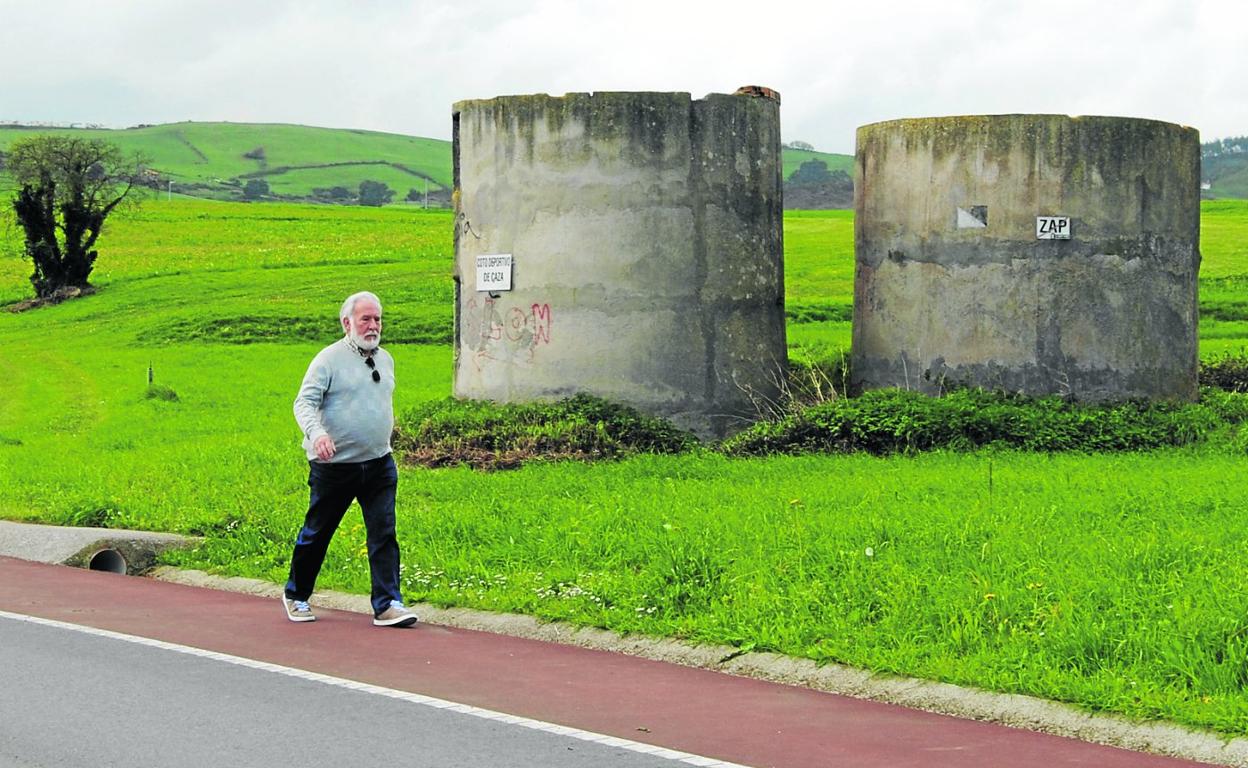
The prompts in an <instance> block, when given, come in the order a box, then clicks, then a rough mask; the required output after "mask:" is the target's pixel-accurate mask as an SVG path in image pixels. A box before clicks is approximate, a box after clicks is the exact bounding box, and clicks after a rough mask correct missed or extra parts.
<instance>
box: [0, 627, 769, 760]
mask: <svg viewBox="0 0 1248 768" xmlns="http://www.w3.org/2000/svg"><path fill="white" fill-rule="evenodd" d="M0 619H12V620H14V621H23V622H26V623H29V624H37V625H40V626H45V627H52V628H55V629H63V630H69V631H71V632H81V633H83V634H87V635H94V636H96V637H103V638H107V639H110V640H119V641H121V642H126V643H133V644H135V645H142V646H146V647H148V648H158V649H160V650H165V651H173V652H175V653H183V654H186V655H188V656H196V657H199V658H202V659H210V660H212V661H219V662H224V663H226V664H233V665H235V666H239V667H246V668H248V669H256V670H260V671H263V672H274V673H276V674H279V675H285V676H287V677H293V678H297V679H300V680H308V681H310V682H314V683H322V684H324V685H332V686H334V687H336V688H344V689H346V690H351V691H359V692H360V693H371V694H374V695H376V696H385V697H387V698H391V699H399V700H400V701H406V702H409V703H411V704H419V705H421V706H425V707H432V708H434V709H445V710H449V711H451V712H458V713H459V714H463V715H470V716H472V717H479V718H481V719H483V720H494V721H496V722H499V723H502V724H504V725H515V726H519V727H521V728H528V729H530V730H534V731H544V732H546V733H550V734H554V735H556V736H567V737H568V738H572V739H577V740H579V741H589V742H594V743H597V744H602V745H604V746H608V747H618V748H620V749H625V750H628V751H630V752H637V753H639V754H643V755H651V756H653V757H661V758H664V759H667V760H674V761H676V762H681V763H688V764H689V765H695V766H699V768H749V767H748V766H744V765H740V764H738V763H730V762H726V761H724V760H717V759H715V758H711V757H703V756H702V755H694V754H691V753H689V752H681V751H679V750H675V749H667V748H666V747H660V746H657V745H655V744H646V743H643V742H640V741H633V740H631V739H622V738H619V737H618V736H608V735H607V734H604V733H595V732H593V731H585V730H581V729H580V728H570V727H568V726H565V725H558V724H556V723H548V722H546V721H544V720H534V719H532V718H528V717H520V716H519V715H509V714H507V713H505V712H498V711H496V710H492V709H484V708H482V707H474V706H472V705H470V704H460V703H459V702H455V701H448V700H447V699H439V698H435V697H433V696H425V695H423V694H419V693H411V692H409V691H400V690H397V689H395V688H385V687H382V686H379V685H372V684H370V683H361V682H358V681H355V680H348V679H346V678H342V677H333V676H332V675H323V674H321V673H319V672H309V671H307V670H304V669H297V668H295V667H286V666H282V665H280V664H272V663H269V662H267V661H256V660H255V659H248V658H244V657H242V656H233V655H230V654H228V653H220V652H218V651H208V650H205V649H203V648H195V647H192V646H189V645H179V644H178V643H169V642H166V641H164V640H154V639H152V638H150V637H141V636H138V635H127V634H123V633H121V632H113V631H111V630H107V629H98V628H96V627H89V626H85V625H82V624H71V623H68V622H64V621H56V620H54V619H45V618H41V617H38V616H28V615H26V614H21V613H10V612H8V611H3V610H0Z"/></svg>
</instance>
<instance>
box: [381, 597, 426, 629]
mask: <svg viewBox="0 0 1248 768" xmlns="http://www.w3.org/2000/svg"><path fill="white" fill-rule="evenodd" d="M416 621H417V618H416V614H414V613H412V612H411V611H409V610H407V609H406V608H404V607H403V603H400V602H399V601H398V600H391V601H390V607H389V608H387V609H386V610H384V611H382V612H381V613H379V614H377V615H376V616H374V617H373V624H374V626H378V627H410V626H412V625H413V624H415V623H416Z"/></svg>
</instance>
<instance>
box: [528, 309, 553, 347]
mask: <svg viewBox="0 0 1248 768" xmlns="http://www.w3.org/2000/svg"><path fill="white" fill-rule="evenodd" d="M531 317H532V318H533V343H534V344H549V343H550V305H549V304H534V305H533V314H532V315H531Z"/></svg>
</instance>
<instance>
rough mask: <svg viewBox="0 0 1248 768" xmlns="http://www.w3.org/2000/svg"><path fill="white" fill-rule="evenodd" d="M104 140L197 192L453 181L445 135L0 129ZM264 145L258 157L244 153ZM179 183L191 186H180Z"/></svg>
mask: <svg viewBox="0 0 1248 768" xmlns="http://www.w3.org/2000/svg"><path fill="white" fill-rule="evenodd" d="M46 133H56V134H65V135H73V136H81V137H84V138H92V139H104V140H107V141H110V142H112V143H114V144H116V145H117V146H118V147H120V148H121V149H122V150H123V151H124V152H126V153H127V154H129V153H132V152H138V153H140V154H142V155H143V156H144V157H146V158H147V160H148V164H149V165H150V166H151V167H152V168H154V169H156V170H158V171H160V173H161V174H162V175H164V176H165V177H167V178H169V179H172V180H173V182H174V183H175V184H177V185H179V188H185V189H187V191H190V192H192V193H193V194H195V195H197V196H201V197H218V198H226V199H229V198H235V197H237V196H238V195H239V194H240V192H239V190H240V188H241V186H242V181H243V179H244V178H248V177H254V178H262V179H264V180H265V181H267V182H268V184H269V188H270V191H271V192H272V193H273V194H274V195H285V196H294V197H307V196H309V195H311V194H312V190H313V189H316V188H318V187H321V188H330V187H335V186H342V187H346V188H347V189H349V190H351V191H352V192H354V191H355V190H357V189H358V188H359V185H360V182H361V181H363V180H365V179H371V180H373V181H380V182H383V183H385V184H386V185H388V186H389V187H390V188H391V189H392V190H394V192H395V199H396V200H401V199H403V197H404V196H405V195H406V194H407V192H408V190H409V189H417V190H420V191H421V192H423V191H424V189H425V181H426V179H428V180H429V189H430V191H432V192H436V191H437V190H438V189H439V188H446V189H449V188H450V186H451V144H450V142H449V141H441V140H438V139H425V138H419V137H415V136H402V135H398V134H391V133H380V132H377V131H357V130H348V129H338V128H315V127H311V126H305V125H280V124H250V123H170V124H166V125H153V126H148V127H144V128H131V129H126V130H106V129H64V128H63V129H49V128H31V129H20V128H0V150H3V149H4V148H5V147H6V146H7V145H8V144H9V143H10V142H12V141H14V140H15V139H17V138H20V137H23V136H30V135H33V134H46ZM257 149H263V150H264V154H263V156H255V157H247V156H246V155H247V154H248V153H253V154H255V150H257ZM183 185H193V186H187V187H184V186H183Z"/></svg>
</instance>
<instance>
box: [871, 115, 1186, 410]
mask: <svg viewBox="0 0 1248 768" xmlns="http://www.w3.org/2000/svg"><path fill="white" fill-rule="evenodd" d="M856 160H857V168H856V174H857V175H856V179H855V188H856V191H855V211H856V220H855V257H856V271H855V279H854V328H853V354H852V364H853V369H852V370H853V373H852V377H853V381H854V383H855V384H856V385H857V386H858V387H860V388H868V389H869V388H875V387H904V388H909V389H917V390H921V391H924V392H929V393H936V392H939V391H941V390H942V389H943V388H947V387H948V386H950V385H953V384H958V385H971V386H982V387H985V388H992V389H1003V390H1007V391H1014V392H1022V393H1025V394H1031V395H1045V394H1063V395H1070V396H1073V397H1076V398H1078V399H1081V400H1091V401H1096V400H1107V399H1118V398H1126V397H1149V398H1165V399H1193V398H1195V396H1196V394H1197V387H1196V363H1197V347H1196V324H1197V304H1196V289H1197V284H1196V279H1197V272H1198V270H1199V267H1200V253H1199V235H1200V190H1199V184H1200V138H1199V135H1198V133H1197V132H1196V131H1195V130H1193V129H1191V128H1185V127H1181V126H1178V125H1172V124H1169V123H1163V122H1157V121H1153V120H1137V119H1127V118H1112V117H1073V118H1072V117H1066V116H1061V115H998V116H981V117H949V118H933V119H916V120H895V121H890V122H884V123H876V124H873V125H867V126H863V127H861V128H859V129H858V147H857V159H856Z"/></svg>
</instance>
